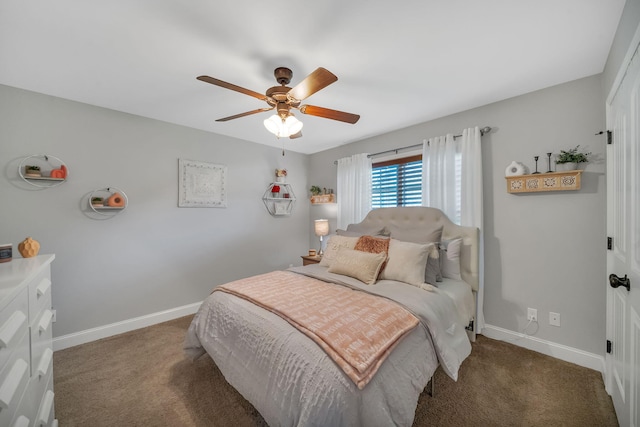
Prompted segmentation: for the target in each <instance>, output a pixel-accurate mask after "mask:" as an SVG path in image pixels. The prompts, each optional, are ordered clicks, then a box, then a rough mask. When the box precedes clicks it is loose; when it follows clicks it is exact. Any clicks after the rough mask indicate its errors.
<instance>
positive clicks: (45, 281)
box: [28, 266, 51, 319]
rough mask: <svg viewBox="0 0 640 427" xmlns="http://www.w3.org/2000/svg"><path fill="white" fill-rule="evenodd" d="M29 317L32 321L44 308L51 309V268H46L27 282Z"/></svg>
mask: <svg viewBox="0 0 640 427" xmlns="http://www.w3.org/2000/svg"><path fill="white" fill-rule="evenodd" d="M28 289H29V316H30V319H33V318H34V317H35V316H36V315H37V314H38V313H40V312H41V311H42V310H43V309H44V308H51V268H50V267H49V266H47V267H46V268H44V269H42V271H41V272H40V273H38V275H37V276H36V277H35V278H34V279H32V280H31V281H30V282H29V286H28Z"/></svg>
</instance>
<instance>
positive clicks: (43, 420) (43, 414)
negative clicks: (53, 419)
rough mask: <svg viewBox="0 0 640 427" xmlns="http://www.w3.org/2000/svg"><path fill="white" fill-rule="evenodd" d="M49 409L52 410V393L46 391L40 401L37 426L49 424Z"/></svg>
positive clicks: (41, 426)
mask: <svg viewBox="0 0 640 427" xmlns="http://www.w3.org/2000/svg"><path fill="white" fill-rule="evenodd" d="M51 409H53V392H52V391H51V390H47V392H46V393H45V394H44V399H42V407H41V408H40V412H38V420H37V421H36V425H37V426H39V427H43V426H46V425H48V424H49V417H50V416H51Z"/></svg>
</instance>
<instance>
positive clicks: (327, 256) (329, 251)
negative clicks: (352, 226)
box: [320, 235, 358, 267]
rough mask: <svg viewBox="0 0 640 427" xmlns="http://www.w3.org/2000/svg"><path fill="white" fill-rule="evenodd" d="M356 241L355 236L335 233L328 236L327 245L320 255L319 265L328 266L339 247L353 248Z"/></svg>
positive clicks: (334, 257)
mask: <svg viewBox="0 0 640 427" xmlns="http://www.w3.org/2000/svg"><path fill="white" fill-rule="evenodd" d="M356 243H358V238H357V237H347V236H336V235H334V236H331V237H329V240H328V241H327V246H326V248H325V249H324V255H322V259H321V260H320V265H322V266H325V267H330V266H331V263H332V262H333V260H334V259H336V255H337V254H338V250H340V248H347V249H353V248H355V246H356Z"/></svg>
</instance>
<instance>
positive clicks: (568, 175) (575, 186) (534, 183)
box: [506, 170, 582, 194]
mask: <svg viewBox="0 0 640 427" xmlns="http://www.w3.org/2000/svg"><path fill="white" fill-rule="evenodd" d="M581 174H582V171H581V170H573V171H566V172H548V173H539V174H530V175H518V176H507V177H506V180H507V192H508V193H512V194H517V193H539V192H544V191H571V190H579V189H580V177H581Z"/></svg>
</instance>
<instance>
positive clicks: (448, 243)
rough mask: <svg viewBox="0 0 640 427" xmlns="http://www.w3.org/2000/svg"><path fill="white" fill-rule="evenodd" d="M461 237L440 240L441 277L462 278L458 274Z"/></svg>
mask: <svg viewBox="0 0 640 427" xmlns="http://www.w3.org/2000/svg"><path fill="white" fill-rule="evenodd" d="M461 249H462V238H455V239H452V240H443V241H442V242H440V271H441V274H442V277H446V278H448V279H455V280H462V276H461V275H460V250H461Z"/></svg>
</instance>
